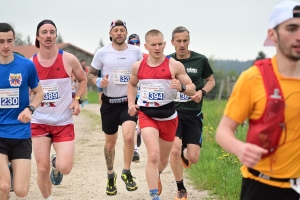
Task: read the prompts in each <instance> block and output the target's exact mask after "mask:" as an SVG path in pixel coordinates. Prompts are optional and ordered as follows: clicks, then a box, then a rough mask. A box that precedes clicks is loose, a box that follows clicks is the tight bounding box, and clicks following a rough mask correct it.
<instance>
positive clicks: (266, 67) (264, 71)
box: [246, 59, 285, 158]
mask: <svg viewBox="0 0 300 200" xmlns="http://www.w3.org/2000/svg"><path fill="white" fill-rule="evenodd" d="M254 65H255V66H257V67H258V69H259V71H260V73H261V76H262V79H263V82H264V86H265V90H266V95H267V102H266V108H265V110H264V113H263V115H262V116H261V117H260V118H259V119H257V120H249V130H248V133H247V139H246V141H247V142H249V143H252V144H256V145H258V146H260V147H262V148H264V149H267V150H268V153H267V154H264V155H263V156H262V158H264V157H267V156H270V155H271V154H273V153H274V152H275V151H276V149H277V148H278V146H279V141H280V137H281V134H282V131H283V130H284V128H285V124H284V107H285V102H284V98H283V93H282V90H281V88H280V85H279V82H278V80H277V78H276V75H275V73H274V70H273V67H272V63H271V59H265V60H258V61H256V62H255V63H254Z"/></svg>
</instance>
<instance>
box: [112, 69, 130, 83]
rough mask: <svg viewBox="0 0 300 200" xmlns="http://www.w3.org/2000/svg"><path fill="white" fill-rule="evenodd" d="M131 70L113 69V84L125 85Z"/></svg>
mask: <svg viewBox="0 0 300 200" xmlns="http://www.w3.org/2000/svg"><path fill="white" fill-rule="evenodd" d="M130 73H131V69H113V82H114V83H115V84H127V83H128V82H129V79H130Z"/></svg>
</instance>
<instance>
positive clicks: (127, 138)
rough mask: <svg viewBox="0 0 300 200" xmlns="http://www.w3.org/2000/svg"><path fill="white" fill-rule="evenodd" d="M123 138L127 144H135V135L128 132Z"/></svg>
mask: <svg viewBox="0 0 300 200" xmlns="http://www.w3.org/2000/svg"><path fill="white" fill-rule="evenodd" d="M123 140H124V143H125V144H134V136H133V135H130V134H126V136H123Z"/></svg>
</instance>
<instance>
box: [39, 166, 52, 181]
mask: <svg viewBox="0 0 300 200" xmlns="http://www.w3.org/2000/svg"><path fill="white" fill-rule="evenodd" d="M37 171H38V176H39V177H40V178H42V179H48V177H49V172H50V165H49V163H47V164H46V163H39V164H38V166H37Z"/></svg>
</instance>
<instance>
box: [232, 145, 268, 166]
mask: <svg viewBox="0 0 300 200" xmlns="http://www.w3.org/2000/svg"><path fill="white" fill-rule="evenodd" d="M266 153H268V150H266V149H263V148H261V147H259V146H257V145H255V144H251V143H242V145H241V147H240V149H239V151H238V153H237V156H238V158H239V160H240V161H241V163H242V164H243V165H245V166H246V167H249V168H252V167H254V166H255V165H256V164H257V163H258V161H259V160H260V159H261V156H262V155H263V154H266Z"/></svg>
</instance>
